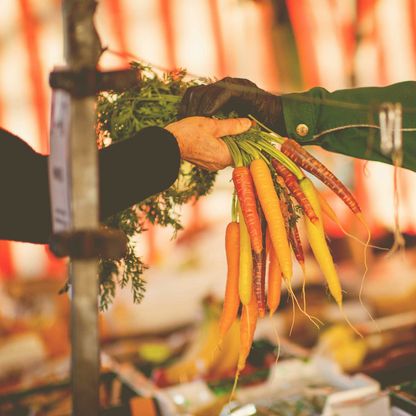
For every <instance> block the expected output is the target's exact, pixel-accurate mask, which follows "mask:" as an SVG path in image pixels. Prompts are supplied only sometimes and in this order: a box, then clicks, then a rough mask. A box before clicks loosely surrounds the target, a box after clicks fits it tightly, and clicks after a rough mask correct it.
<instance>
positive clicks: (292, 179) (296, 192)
mask: <svg viewBox="0 0 416 416" xmlns="http://www.w3.org/2000/svg"><path fill="white" fill-rule="evenodd" d="M272 165H273V167H274V169H275V170H276V172H277V173H278V174H279V175H280V176H281V177H282V178H283V180H284V183H285V185H286V186H287V187H288V189H289V191H290V192H291V194H292V195H293V197H294V198H295V199H296V201H297V202H298V204H299V205H300V206H301V207H302V209H303V211H304V212H305V214H306V215H307V216H308V217H309V219H310V220H311V221H312V222H316V221H318V217H317V216H316V214H315V211H314V210H313V208H312V205H311V204H310V202H309V201H308V198H306V196H305V194H304V193H303V191H302V188H301V187H300V185H299V182H298V180H297V179H296V176H295V175H294V174H293V173H292V172H291V171H290V170H289V169H287V168H286V167H285V166H283V165H282V164H281V163H279V162H278V161H277V160H276V159H272Z"/></svg>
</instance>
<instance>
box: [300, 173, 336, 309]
mask: <svg viewBox="0 0 416 416" xmlns="http://www.w3.org/2000/svg"><path fill="white" fill-rule="evenodd" d="M300 186H301V188H302V190H303V192H304V193H305V195H306V197H307V198H308V200H309V202H310V203H311V205H312V207H313V210H314V211H315V214H316V215H317V217H318V218H319V221H318V222H316V223H315V224H314V223H312V222H311V221H310V220H309V218H308V217H306V216H305V222H306V233H307V236H308V240H309V244H310V246H311V249H312V251H313V254H314V256H315V259H316V261H317V262H318V264H319V267H320V268H321V271H322V274H323V275H324V277H325V279H326V281H327V283H328V288H329V291H330V293H331V295H332V296H333V298H334V299H335V301H336V302H337V304H338V305H339V307H340V308H342V289H341V284H340V281H339V277H338V273H337V270H336V268H335V264H334V260H333V259H332V255H331V253H330V251H329V247H328V244H327V242H326V239H325V232H324V228H323V223H322V213H321V207H320V204H319V198H318V195H317V194H316V192H315V188H314V186H313V184H312V182H311V181H310V180H309V179H308V178H306V177H305V178H304V179H302V181H301V182H300Z"/></svg>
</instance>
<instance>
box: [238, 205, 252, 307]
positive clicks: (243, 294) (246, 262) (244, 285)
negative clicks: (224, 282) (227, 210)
mask: <svg viewBox="0 0 416 416" xmlns="http://www.w3.org/2000/svg"><path fill="white" fill-rule="evenodd" d="M239 220H240V261H239V277H238V293H239V297H240V300H241V303H242V304H243V305H247V304H248V303H249V302H250V299H251V294H252V287H253V258H252V254H251V245H250V237H249V235H248V231H247V226H246V223H245V221H244V216H243V214H242V210H241V205H240V206H239Z"/></svg>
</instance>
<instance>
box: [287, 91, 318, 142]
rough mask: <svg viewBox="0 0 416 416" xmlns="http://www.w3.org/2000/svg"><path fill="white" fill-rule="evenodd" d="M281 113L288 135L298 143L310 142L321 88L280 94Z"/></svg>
mask: <svg viewBox="0 0 416 416" xmlns="http://www.w3.org/2000/svg"><path fill="white" fill-rule="evenodd" d="M281 99H282V106H283V115H284V119H285V124H286V131H287V135H288V137H290V138H292V139H294V140H296V141H297V142H299V143H300V144H302V143H307V142H311V141H312V140H313V136H314V134H315V131H316V125H317V120H318V113H317V109H318V108H319V106H318V105H316V104H317V103H319V102H321V99H322V88H312V89H311V90H309V91H307V92H301V93H292V94H283V95H281Z"/></svg>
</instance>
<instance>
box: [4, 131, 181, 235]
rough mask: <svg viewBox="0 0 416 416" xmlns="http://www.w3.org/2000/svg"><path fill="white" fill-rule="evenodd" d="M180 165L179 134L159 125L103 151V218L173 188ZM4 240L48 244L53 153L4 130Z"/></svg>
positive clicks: (101, 170)
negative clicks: (43, 151)
mask: <svg viewBox="0 0 416 416" xmlns="http://www.w3.org/2000/svg"><path fill="white" fill-rule="evenodd" d="M179 165H180V154H179V147H178V145H177V142H176V139H175V137H174V136H173V135H172V134H171V133H169V132H168V131H166V130H164V129H162V128H159V127H148V128H145V129H143V130H141V131H140V132H139V133H138V134H137V136H135V137H133V138H131V139H129V140H125V141H123V142H120V143H116V144H114V145H111V146H109V147H108V148H106V149H103V150H101V151H100V152H99V178H100V219H105V218H106V217H108V216H109V215H112V214H115V213H117V212H119V211H121V210H123V209H126V208H128V207H130V206H131V205H133V204H134V203H137V202H140V201H142V200H143V199H145V198H147V197H149V196H151V195H153V194H156V193H159V192H161V191H163V190H165V189H167V188H168V187H169V186H170V185H172V183H173V182H174V181H175V180H176V178H177V175H178V172H179ZM0 192H1V202H0V239H3V240H16V241H27V242H31V243H47V242H48V240H49V237H50V234H51V211H50V198H49V183H48V158H47V156H43V155H40V154H39V153H36V152H35V151H34V150H33V149H32V148H31V147H30V146H29V145H28V144H26V143H25V142H24V141H23V140H21V139H19V138H18V137H16V136H14V135H12V134H11V133H9V132H7V131H5V130H1V129H0Z"/></svg>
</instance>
